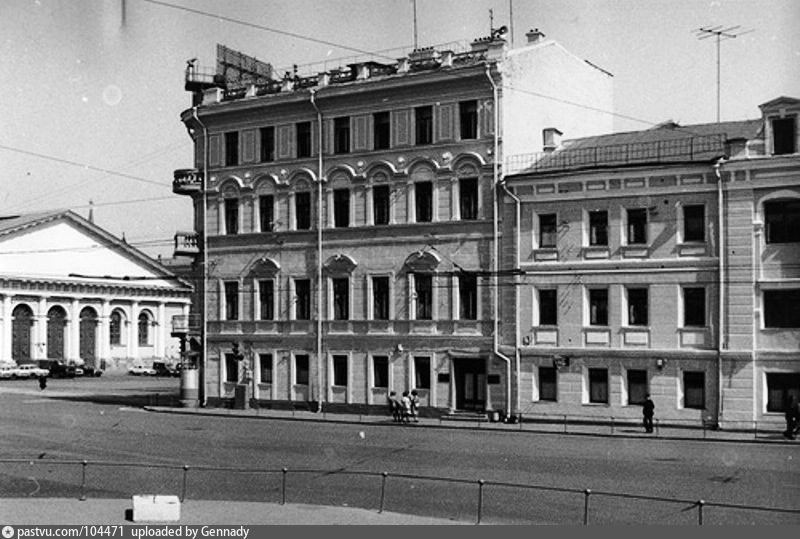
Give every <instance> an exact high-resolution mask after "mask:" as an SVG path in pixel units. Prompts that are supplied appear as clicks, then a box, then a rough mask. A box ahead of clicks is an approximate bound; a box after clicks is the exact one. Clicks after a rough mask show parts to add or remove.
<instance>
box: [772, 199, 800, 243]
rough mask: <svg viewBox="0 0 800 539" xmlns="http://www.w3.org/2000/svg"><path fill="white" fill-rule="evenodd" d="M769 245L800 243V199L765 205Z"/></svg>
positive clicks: (776, 201) (777, 201)
mask: <svg viewBox="0 0 800 539" xmlns="http://www.w3.org/2000/svg"><path fill="white" fill-rule="evenodd" d="M764 220H765V221H766V223H765V224H766V228H767V233H766V238H767V243H798V242H800V199H793V200H775V201H772V202H765V203H764Z"/></svg>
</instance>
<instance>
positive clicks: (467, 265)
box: [173, 31, 612, 411]
mask: <svg viewBox="0 0 800 539" xmlns="http://www.w3.org/2000/svg"><path fill="white" fill-rule="evenodd" d="M543 37H544V36H543V35H542V34H541V33H540V32H538V31H535V32H531V33H530V34H529V43H528V44H526V45H525V46H523V47H521V48H518V49H514V50H508V48H507V46H506V42H505V41H504V40H503V39H502V37H501V36H499V35H494V36H493V37H490V38H485V39H480V40H476V41H475V42H473V43H472V44H471V45H470V46H469V47H466V48H465V49H464V50H461V51H459V50H451V49H448V50H440V49H437V48H428V49H418V50H415V51H414V52H412V53H411V54H410V55H408V56H406V57H403V58H400V59H399V60H396V61H395V60H391V61H385V60H384V61H381V62H377V61H365V62H360V63H353V64H350V65H348V66H347V67H344V68H341V69H336V70H332V71H326V72H322V73H316V74H313V75H310V76H298V75H297V74H288V73H287V75H286V76H285V77H284V78H283V80H280V81H278V80H271V79H263V78H262V80H260V81H254V82H252V83H249V84H243V83H235V84H227V85H226V84H225V83H224V77H221V76H219V73H217V75H218V76H217V77H216V78H211V77H209V78H208V79H206V80H205V82H204V79H202V78H201V73H200V70H199V69H197V68H195V66H194V65H191V66H190V68H189V70H188V71H187V89H189V90H191V91H192V92H193V103H194V105H195V106H193V107H192V108H191V109H189V110H186V111H184V113H183V114H182V120H183V122H184V123H185V124H186V126H187V128H188V129H189V132H190V134H191V136H192V137H193V139H194V141H195V147H196V152H195V168H194V169H189V170H179V171H176V172H175V181H174V184H173V188H174V191H175V192H176V193H178V194H185V195H190V196H191V197H192V200H193V203H194V208H195V231H194V232H193V233H192V234H187V235H181V236H180V237H179V238H178V242H179V244H180V248H179V249H178V251H177V252H178V253H185V254H194V255H195V256H197V257H198V261H199V264H198V267H199V268H201V269H204V275H205V279H202V280H201V281H202V282H201V285H202V284H203V283H204V284H205V286H204V287H203V286H201V296H204V300H203V305H202V306H200V308H199V309H198V311H199V314H201V319H203V322H202V324H201V325H202V327H203V328H205V331H204V332H203V335H202V337H201V339H200V340H201V341H202V342H203V343H204V344H205V346H204V350H205V354H204V355H203V357H202V359H201V361H200V362H199V364H198V366H199V367H200V368H199V373H200V376H199V387H200V390H201V396H200V398H201V400H202V402H203V404H207V405H220V404H223V403H227V402H230V401H234V402H236V403H237V405H243V404H244V403H246V402H249V403H251V404H252V405H257V406H280V405H291V406H296V405H298V403H312V404H311V405H312V406H316V405H323V404H324V405H325V407H326V408H328V409H330V408H336V407H337V406H339V407H341V406H349V407H369V406H381V407H383V406H385V404H386V402H387V401H386V399H387V395H388V393H389V392H390V391H392V390H394V391H397V392H398V394H400V393H401V392H402V391H405V390H410V389H416V390H417V391H418V392H419V395H420V400H421V405H422V407H423V410H425V409H428V410H429V411H430V410H432V409H438V410H440V411H441V410H444V411H447V410H451V411H452V410H481V411H483V410H507V409H508V408H509V406H510V395H511V391H510V384H511V376H510V374H511V370H510V367H511V361H510V358H507V357H505V356H503V355H499V354H498V353H497V351H498V350H497V347H498V344H499V342H498V336H499V331H498V327H499V325H500V324H501V321H500V318H499V316H498V311H499V305H498V303H497V297H496V294H495V291H496V288H497V287H496V286H495V285H496V279H497V274H498V271H497V270H498V269H499V262H498V257H497V249H498V238H499V214H498V212H497V211H496V209H495V208H496V204H497V198H496V193H497V191H496V188H495V187H496V182H497V179H498V177H499V170H500V162H501V154H502V153H504V152H509V151H511V152H513V153H520V152H521V151H525V150H526V149H527V148H529V147H530V146H529V144H530V140H531V135H530V134H531V133H536V132H538V131H540V130H541V129H542V128H544V127H546V126H547V125H550V124H551V123H553V122H559V123H560V122H563V123H564V124H568V125H569V126H570V128H571V129H574V130H575V132H579V133H581V134H586V135H588V134H592V133H601V132H606V131H608V129H609V128H610V118H611V117H610V116H609V115H608V114H605V113H600V112H597V111H599V110H610V109H611V106H612V103H611V99H612V97H611V77H610V75H609V74H608V73H606V72H604V71H602V70H601V69H599V68H597V67H596V66H594V65H592V64H590V63H588V62H586V61H584V60H581V59H579V58H576V57H575V56H573V55H572V54H570V53H568V52H567V51H566V50H564V49H563V48H562V47H561V46H560V45H558V44H557V43H555V42H553V41H550V40H545V39H543ZM264 71H265V70H262V73H263V72H264ZM552 97H557V98H560V99H555V100H554V99H552ZM574 102H580V103H583V104H585V105H586V106H587V108H584V109H581V108H576V107H575V106H574V105H568V104H566V103H574ZM187 242H188V243H187ZM186 246H188V249H186V248H185V247H186ZM203 289H204V291H203Z"/></svg>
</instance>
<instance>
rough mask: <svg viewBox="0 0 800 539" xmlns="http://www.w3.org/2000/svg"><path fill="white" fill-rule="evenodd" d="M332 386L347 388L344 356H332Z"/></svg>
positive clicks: (345, 358)
mask: <svg viewBox="0 0 800 539" xmlns="http://www.w3.org/2000/svg"><path fill="white" fill-rule="evenodd" d="M333 385H335V386H341V387H346V386H347V356H345V355H339V354H337V355H334V356H333Z"/></svg>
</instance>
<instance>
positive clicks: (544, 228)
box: [539, 213, 558, 249]
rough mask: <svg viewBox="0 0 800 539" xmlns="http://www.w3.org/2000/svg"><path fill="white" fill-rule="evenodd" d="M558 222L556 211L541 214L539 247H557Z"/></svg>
mask: <svg viewBox="0 0 800 539" xmlns="http://www.w3.org/2000/svg"><path fill="white" fill-rule="evenodd" d="M556 222H557V221H556V214H555V213H548V214H546V215H540V216H539V247H540V248H541V249H548V248H555V246H556V239H557V238H558V235H557V232H556V226H557V225H556Z"/></svg>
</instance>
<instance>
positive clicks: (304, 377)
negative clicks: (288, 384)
mask: <svg viewBox="0 0 800 539" xmlns="http://www.w3.org/2000/svg"><path fill="white" fill-rule="evenodd" d="M294 383H295V384H296V385H301V386H307V385H308V354H297V355H295V356H294Z"/></svg>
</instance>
